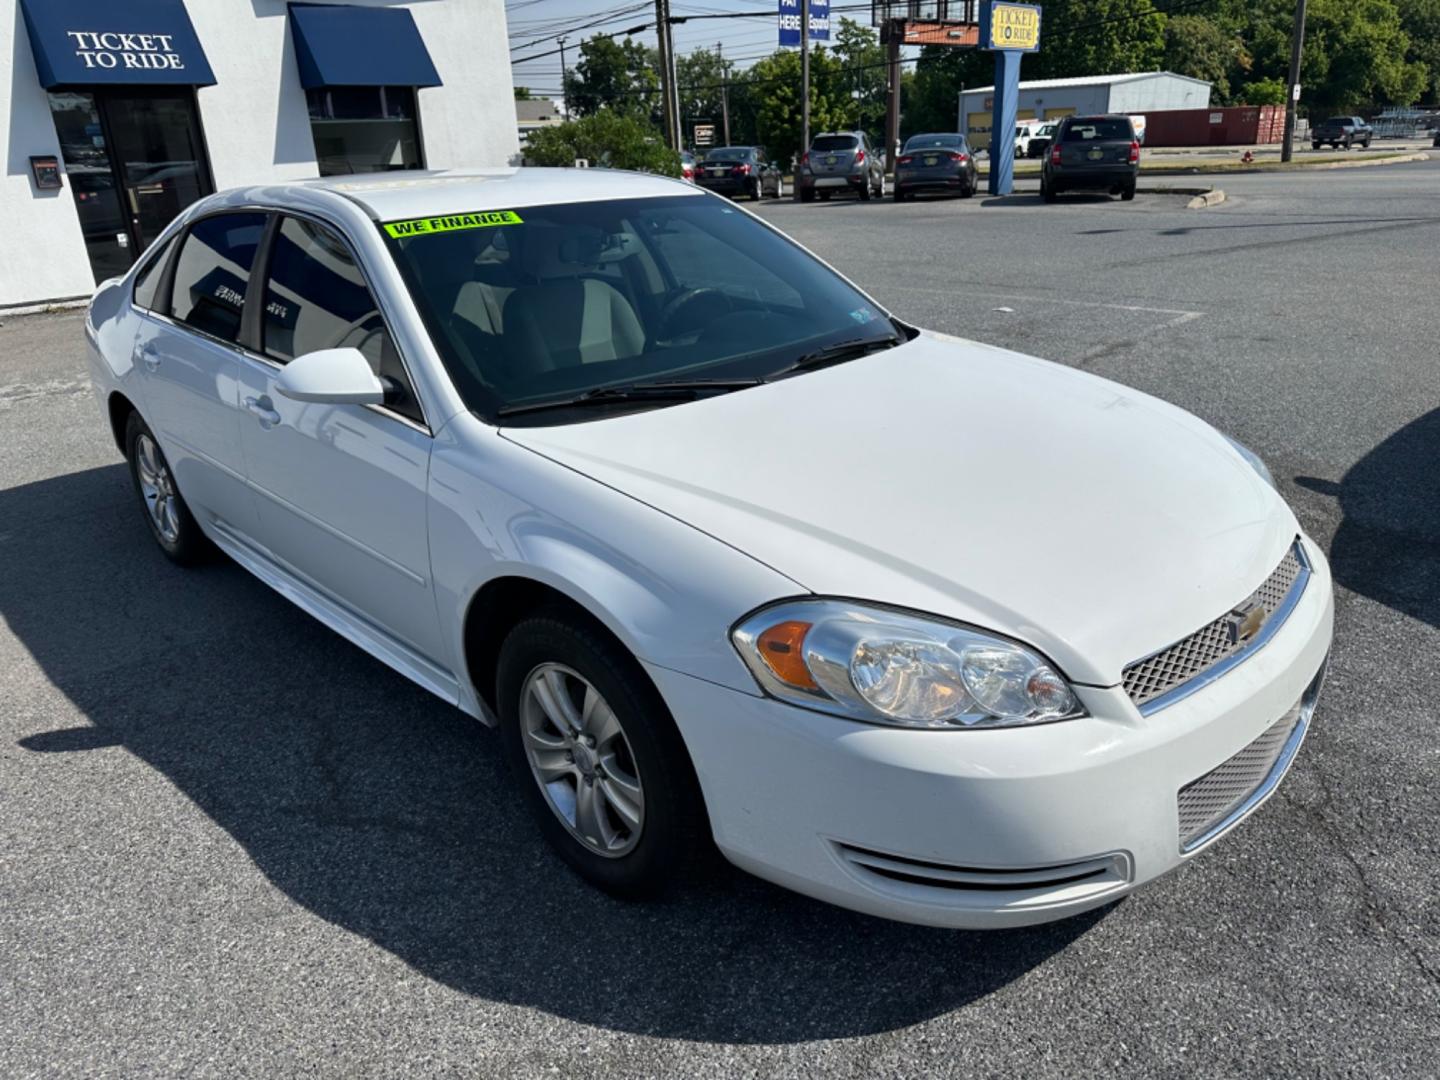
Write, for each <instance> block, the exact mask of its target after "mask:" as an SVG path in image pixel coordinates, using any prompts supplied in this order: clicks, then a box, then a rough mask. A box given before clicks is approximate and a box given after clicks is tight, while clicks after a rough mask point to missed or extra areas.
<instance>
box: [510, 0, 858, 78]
mask: <svg viewBox="0 0 1440 1080" xmlns="http://www.w3.org/2000/svg"><path fill="white" fill-rule="evenodd" d="M831 8H832V9H833V11H834V14H832V16H831V22H832V25H834V24H838V22H839V19H840V16H841V15H842V14H843V15H845V16H846V17H847V18H851V19H854V20H855V21H856V22H860V23H864V24H868V23H869V22H870V4H869V3H868V0H831ZM505 9H506V12H505V14H506V20H507V22H508V23H509V28H510V57H511V61H512V63H513V62H514V61H515V60H518V59H520V58H522V57H525V56H536V57H537V58H536V59H534V60H532V61H529V62H523V63H516V64H514V67H513V69H512V71H513V78H514V81H515V85H517V86H528V87H530V89H531V92H532V93H533V94H534V95H535V96H536V97H552V98H556V99H558V98H559V96H560V93H559V91H560V57H559V56H558V55H538V54H547V53H548V54H554V53H555V50H556V49H557V48H558V45H557V43H556V38H557V37H558V36H559V35H560V34H561V33H564V34H566V36H567V37H568V39H569V40H568V42H567V44H566V57H565V59H566V62H567V63H568V64H570V65H572V66H573V65H574V63H575V61H576V60H577V59H578V58H579V45H580V42H581V41H582V40H584V39H585V38H587V37H589V36H591V35H592V34H608V33H615V32H616V31H618V30H624V29H626V28H627V27H631V26H637V25H639V24H641V23H653V22H654V21H655V2H654V0H505ZM778 10H779V5H778V3H777V0H708V2H706V0H670V14H671V17H672V18H681V17H683V16H687V15H690V16H693V15H715V14H727V15H729V14H742V13H750V14H753V15H754V16H756V17H754V18H727V19H699V20H696V21H691V22H686V23H679V24H677V25H676V26H675V28H674V38H675V49H676V52H677V53H687V52H690V51H691V50H693V49H696V48H702V47H703V48H714V47H715V45H716V44H717V43H719V44H720V45H721V46H722V48H723V51H724V53H725V56H726V57H727V58H729V59H733V60H734V62H735V66H736V67H737V68H746V67H749V66H750V64H752V63H754V62H755V61H756V60H759V59H760V58H762V57H765V56H769V55H770V54H771V53H772V52H774V51H775V49H776V48H777V47H778V44H779V41H778V37H779V34H778V28H777V25H776V16H777V13H778ZM591 23H593V24H595V25H593V26H591V25H587V24H591ZM634 38H635V40H636V41H640V42H643V43H644V44H646V45H649V46H654V44H655V30H654V28H653V27H652V28H649V29H646V30H643V31H641V32H639V33H637V34H635V35H634Z"/></svg>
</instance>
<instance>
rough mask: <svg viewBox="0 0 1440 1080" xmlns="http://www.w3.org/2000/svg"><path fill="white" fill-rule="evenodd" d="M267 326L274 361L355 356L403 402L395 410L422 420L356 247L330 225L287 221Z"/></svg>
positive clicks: (274, 255) (276, 247) (268, 292)
mask: <svg viewBox="0 0 1440 1080" xmlns="http://www.w3.org/2000/svg"><path fill="white" fill-rule="evenodd" d="M261 322H262V324H263V326H264V328H265V329H264V343H265V352H266V354H267V355H269V356H272V357H274V358H275V359H276V360H279V361H282V362H285V361H289V360H293V359H295V357H297V356H302V355H304V354H305V353H310V352H317V351H319V350H320V349H339V348H347V347H348V348H355V349H359V350H360V351H361V352H362V353H364V354H365V359H367V360H369V361H370V367H371V368H372V369H374V371H375V374H377V375H380V376H383V377H385V378H388V379H391V380H393V381H394V383H395V385H396V386H397V387H399V388H400V389H401V390H402V392H403V393H402V396H401V397H400V398H399V399H397V400H396V401H394V402H393V403H390V404H389V407H390V408H393V409H394V410H395V411H396V412H399V413H402V414H403V415H405V416H408V417H410V418H411V419H412V420H416V421H419V420H421V419H422V417H421V413H420V408H419V406H418V405H417V403H416V401H415V395H414V392H413V391H412V389H411V386H410V380H409V378H408V377H407V376H406V374H405V366H404V365H403V364H402V363H401V362H400V353H399V352H398V351H397V350H396V348H395V342H394V341H393V340H392V339H391V337H390V331H389V330H388V329H386V327H385V320H384V319H383V318H382V317H381V315H380V311H379V308H378V307H377V305H376V303H375V297H374V296H373V295H372V294H371V292H370V289H369V287H368V286H367V285H366V284H365V278H364V276H363V275H362V274H361V273H360V268H359V267H358V266H357V265H355V260H354V258H353V257H352V256H351V254H350V249H349V247H347V246H346V244H345V242H344V241H343V240H341V239H340V237H339V236H337V235H336V234H335V233H334V232H332V231H331V230H329V229H327V228H325V227H324V226H323V225H319V224H316V223H315V222H312V221H306V220H304V219H301V218H285V219H284V220H283V221H282V222H281V224H280V228H279V230H278V231H277V232H276V233H275V239H274V242H273V244H272V246H271V250H270V276H269V278H268V279H267V280H266V282H265V309H264V312H263V316H262V319H261Z"/></svg>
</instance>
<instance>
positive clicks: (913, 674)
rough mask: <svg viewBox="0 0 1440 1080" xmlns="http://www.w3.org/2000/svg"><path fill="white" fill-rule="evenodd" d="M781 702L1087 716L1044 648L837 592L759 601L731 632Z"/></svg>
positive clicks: (1033, 718)
mask: <svg viewBox="0 0 1440 1080" xmlns="http://www.w3.org/2000/svg"><path fill="white" fill-rule="evenodd" d="M731 638H732V640H733V641H734V643H735V648H736V649H738V650H739V652H740V656H741V658H742V659H743V660H744V661H745V664H746V666H748V667H749V668H750V671H751V672H752V673H753V674H754V676H755V678H756V680H757V681H758V682H759V683H760V686H761V687H762V688H763V689H765V690H766V691H768V692H769V693H770V694H772V695H774V696H775V697H777V698H780V699H781V700H782V701H788V702H790V703H791V704H793V705H799V706H802V707H804V708H807V709H816V710H819V711H820V712H827V713H834V714H835V715H837V716H845V717H849V718H850V719H852V720H863V721H866V722H868V723H872V724H894V725H897V726H901V727H920V728H985V727H1018V726H1023V725H1028V724H1044V723H1048V722H1050V721H1052V720H1069V719H1071V718H1073V717H1077V716H1084V715H1085V710H1084V709H1083V708H1082V707H1081V705H1080V703H1079V701H1077V700H1076V698H1075V694H1074V692H1073V691H1072V690H1071V689H1070V685H1069V684H1068V683H1067V682H1066V681H1065V679H1064V678H1063V677H1062V676H1061V675H1060V673H1059V672H1057V671H1056V670H1055V669H1054V668H1053V667H1051V666H1050V664H1049V662H1048V661H1046V660H1045V658H1044V657H1042V656H1039V655H1038V654H1036V653H1034V652H1032V651H1031V650H1029V649H1027V648H1025V647H1024V646H1023V645H1018V644H1016V643H1015V642H1013V641H1008V640H1006V639H1004V638H1000V637H994V636H991V635H989V634H983V633H981V632H979V631H978V630H970V629H967V628H965V627H962V626H955V625H952V624H950V623H945V622H940V621H939V620H935V619H927V618H922V617H920V616H916V615H909V614H906V613H904V612H899V611H889V610H886V609H885V608H876V607H867V606H865V605H862V604H855V603H850V602H848V601H843V600H795V601H791V602H789V603H784V604H780V605H777V606H775V607H769V608H765V609H763V610H761V611H759V612H756V613H755V614H754V615H752V616H750V617H749V618H748V619H746V620H745V621H744V622H742V623H741V624H740V625H739V626H737V627H736V628H735V630H734V632H733V633H732V634H731Z"/></svg>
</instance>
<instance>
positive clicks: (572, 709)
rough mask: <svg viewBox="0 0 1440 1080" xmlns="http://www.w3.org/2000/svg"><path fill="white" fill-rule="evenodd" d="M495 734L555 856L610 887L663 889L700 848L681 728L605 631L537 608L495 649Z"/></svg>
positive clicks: (697, 801)
mask: <svg viewBox="0 0 1440 1080" xmlns="http://www.w3.org/2000/svg"><path fill="white" fill-rule="evenodd" d="M496 682H497V685H496V692H497V700H498V702H499V706H500V719H501V724H502V729H503V731H502V734H503V737H504V740H505V748H506V752H507V754H508V756H509V758H510V764H511V766H512V768H513V770H514V772H515V774H516V777H517V779H518V781H519V783H520V786H521V788H522V789H523V791H524V792H525V796H524V797H525V799H526V802H527V803H528V804H529V805H530V808H531V810H532V812H533V813H534V815H535V818H536V821H537V822H538V824H539V825H540V829H541V831H542V832H543V833H544V834H545V838H546V840H548V841H549V843H550V845H551V846H552V847H553V848H554V849H555V851H556V853H557V854H559V856H560V857H561V858H562V859H564V860H565V862H566V863H568V864H569V865H570V867H571V868H572V869H574V870H575V871H576V872H577V873H578V874H580V876H581V877H584V878H585V879H586V880H588V881H590V882H592V883H593V884H595V885H598V886H599V887H600V888H602V889H605V890H606V891H608V892H612V893H616V894H619V895H622V896H645V895H651V894H654V893H656V892H659V891H661V890H663V889H664V888H665V886H666V885H668V884H670V883H671V882H672V881H673V880H674V879H675V878H676V877H677V876H679V875H680V873H681V871H682V870H683V868H684V867H685V866H686V864H687V863H689V862H690V861H692V860H693V859H694V857H695V856H696V855H697V854H698V853H699V852H701V851H703V850H704V848H705V841H704V837H705V831H706V830H705V828H704V806H703V803H702V801H701V798H700V793H699V790H698V787H697V785H696V781H695V775H694V771H693V769H692V768H691V766H690V761H689V757H688V755H687V753H686V751H685V747H684V744H683V742H682V741H681V739H680V733H679V731H678V730H676V728H675V723H674V721H673V720H672V719H671V717H670V713H669V711H668V710H667V709H666V708H665V704H664V702H663V701H662V700H661V699H660V696H659V694H658V693H656V691H655V688H654V687H653V686H651V685H650V684H649V682H648V680H647V679H646V677H645V674H644V672H643V671H642V670H641V669H640V667H639V665H638V664H637V663H636V662H635V660H634V658H633V657H632V656H630V654H629V653H628V652H626V651H625V650H624V649H623V648H622V647H621V646H620V645H619V644H618V643H617V642H615V641H614V640H613V639H611V638H610V637H609V636H608V635H605V634H603V633H602V632H600V631H598V630H597V629H595V628H593V627H590V626H588V625H586V624H585V623H584V622H582V621H579V620H577V619H574V618H572V617H571V616H570V615H569V614H568V613H567V612H564V611H555V612H542V613H539V614H536V615H534V616H532V617H530V618H528V619H526V620H524V621H523V622H521V623H520V624H519V625H518V626H516V627H515V629H514V630H512V631H511V632H510V634H509V636H507V637H506V639H505V643H504V645H503V646H501V649H500V662H499V671H498V676H497V680H496Z"/></svg>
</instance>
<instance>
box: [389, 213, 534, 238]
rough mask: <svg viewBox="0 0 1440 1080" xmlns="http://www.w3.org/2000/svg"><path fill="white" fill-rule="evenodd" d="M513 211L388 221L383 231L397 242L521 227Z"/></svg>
mask: <svg viewBox="0 0 1440 1080" xmlns="http://www.w3.org/2000/svg"><path fill="white" fill-rule="evenodd" d="M523 224H525V223H524V222H523V221H522V220H521V219H520V215H519V214H517V213H515V211H514V210H486V211H484V212H483V213H479V214H447V215H445V216H444V217H429V218H415V219H414V220H412V221H388V222H386V223H385V231H386V232H387V233H389V234H390V235H391V236H393V237H395V239H397V240H403V239H404V238H405V237H407V236H424V235H426V234H428V233H437V232H455V231H456V230H457V229H491V228H494V227H495V226H497V225H523Z"/></svg>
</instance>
